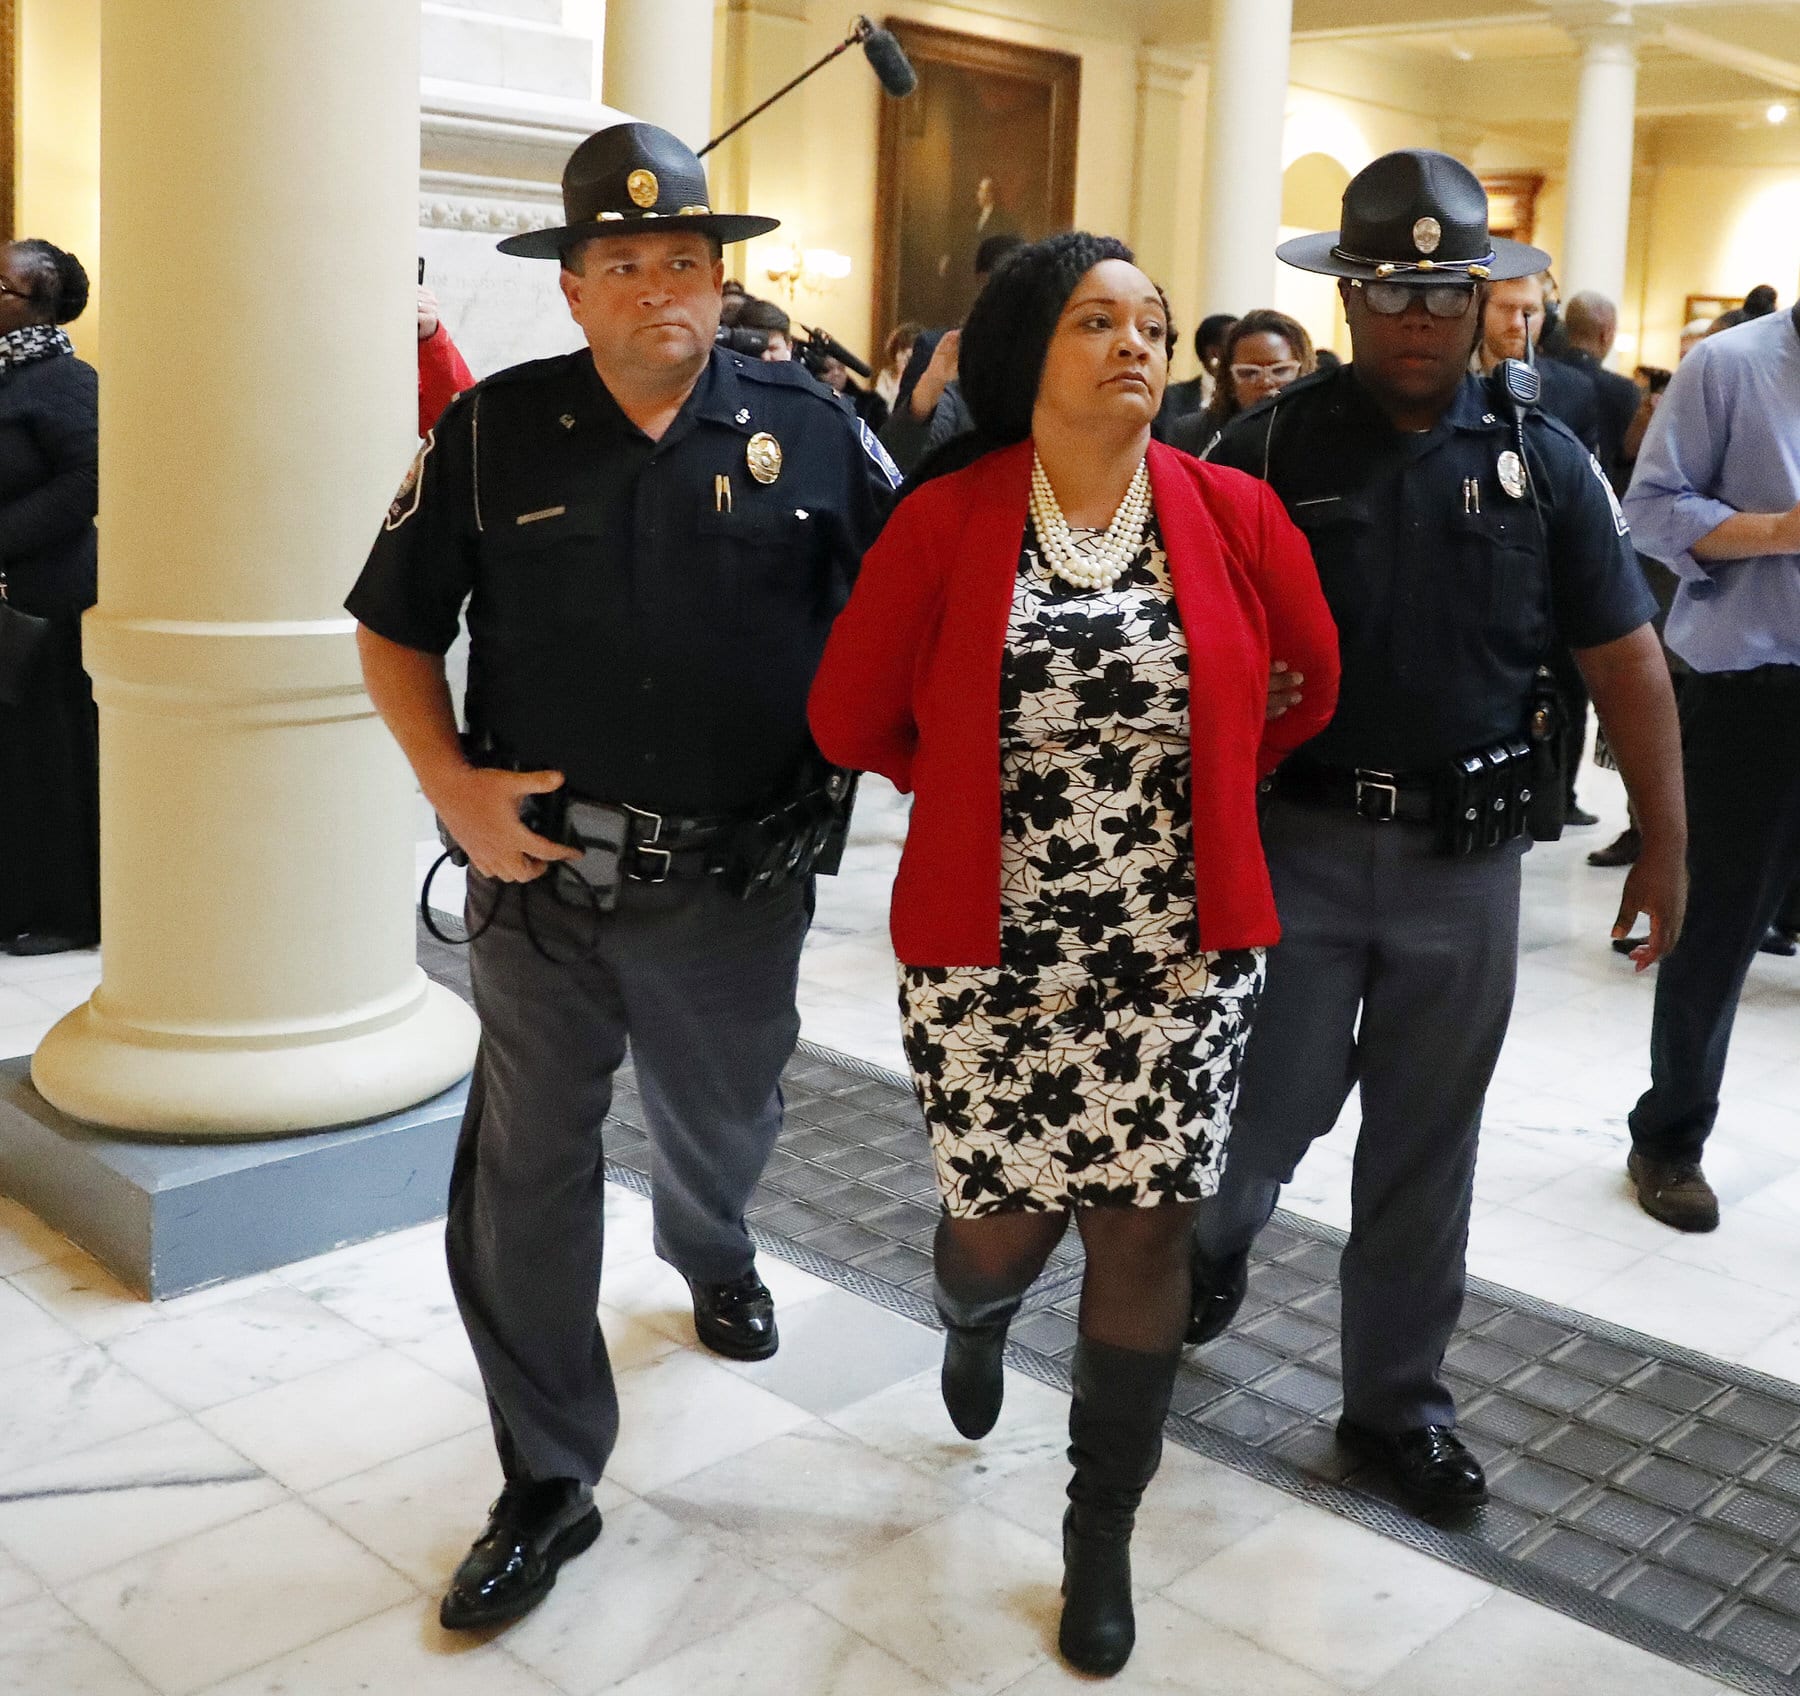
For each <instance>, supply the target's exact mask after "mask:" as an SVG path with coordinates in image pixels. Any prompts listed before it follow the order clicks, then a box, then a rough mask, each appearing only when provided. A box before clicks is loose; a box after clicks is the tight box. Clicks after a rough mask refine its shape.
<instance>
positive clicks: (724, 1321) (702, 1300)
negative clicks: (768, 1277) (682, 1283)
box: [688, 1272, 781, 1360]
mask: <svg viewBox="0 0 1800 1696" xmlns="http://www.w3.org/2000/svg"><path fill="white" fill-rule="evenodd" d="M688 1289H689V1291H690V1292H691V1293H692V1295H693V1297H694V1331H695V1334H696V1335H697V1336H698V1337H699V1338H700V1341H701V1342H703V1343H704V1344H705V1345H706V1346H707V1347H708V1348H709V1349H711V1350H712V1351H713V1353H714V1354H722V1355H724V1356H725V1358H726V1359H727V1360H767V1359H768V1358H769V1356H770V1355H772V1354H773V1353H774V1352H775V1351H776V1349H778V1348H779V1347H780V1346H781V1338H780V1336H779V1335H778V1334H777V1333H776V1330H775V1298H774V1297H773V1296H772V1295H770V1294H769V1289H768V1286H767V1285H766V1284H765V1283H764V1282H763V1281H762V1279H760V1278H759V1277H757V1275H756V1274H755V1273H754V1272H746V1273H745V1274H744V1275H743V1277H741V1278H739V1279H737V1280H736V1281H735V1282H733V1283H730V1284H696V1283H695V1282H693V1280H692V1279H689V1281H688Z"/></svg>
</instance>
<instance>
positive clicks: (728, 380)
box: [692, 347, 768, 436]
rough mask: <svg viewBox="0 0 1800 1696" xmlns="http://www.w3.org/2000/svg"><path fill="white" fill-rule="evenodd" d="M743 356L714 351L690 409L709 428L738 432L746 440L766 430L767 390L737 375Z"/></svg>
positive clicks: (702, 374)
mask: <svg viewBox="0 0 1800 1696" xmlns="http://www.w3.org/2000/svg"><path fill="white" fill-rule="evenodd" d="M745 364H746V360H745V356H744V355H743V354H741V353H733V352H732V351H731V350H730V349H729V348H723V347H715V348H714V349H713V353H712V358H711V359H710V360H708V361H707V365H706V369H705V371H703V372H702V373H701V375H700V383H699V386H698V387H697V388H696V389H695V390H694V394H693V401H692V405H693V408H694V413H695V416H696V417H699V418H703V419H705V420H706V421H707V422H708V423H709V424H723V425H725V426H726V427H727V428H728V429H732V430H740V431H742V432H743V433H744V434H745V435H746V436H750V435H754V434H755V433H756V432H757V431H758V430H761V429H763V428H765V425H764V424H763V423H762V422H761V413H762V402H763V401H764V400H766V399H767V397H768V390H767V389H766V388H759V387H758V386H757V385H755V384H753V383H750V382H747V381H746V380H745V379H744V377H743V376H742V375H741V374H740V373H741V372H742V371H743V370H744V367H745Z"/></svg>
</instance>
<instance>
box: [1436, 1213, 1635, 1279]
mask: <svg viewBox="0 0 1800 1696" xmlns="http://www.w3.org/2000/svg"><path fill="white" fill-rule="evenodd" d="M1646 1255H1647V1251H1646V1250H1644V1249H1642V1248H1638V1247H1632V1246H1628V1245H1627V1244H1625V1243H1620V1242H1614V1241H1613V1240H1612V1239H1611V1238H1609V1237H1600V1236H1595V1235H1594V1234H1593V1233H1592V1232H1591V1231H1578V1230H1576V1229H1575V1228H1574V1227H1573V1226H1570V1225H1563V1224H1558V1223H1557V1222H1556V1221H1555V1220H1552V1219H1543V1218H1539V1217H1538V1215H1536V1214H1535V1213H1525V1212H1522V1211H1521V1210H1520V1209H1519V1208H1517V1207H1495V1208H1492V1209H1490V1210H1489V1211H1487V1212H1484V1213H1483V1214H1482V1215H1481V1216H1480V1217H1479V1218H1477V1219H1476V1220H1475V1221H1474V1222H1473V1223H1472V1224H1471V1226H1470V1228H1469V1271H1470V1272H1471V1273H1473V1274H1474V1276H1476V1277H1477V1278H1486V1279H1488V1280H1489V1281H1490V1282H1491V1283H1495V1284H1502V1285H1504V1286H1506V1287H1507V1288H1508V1289H1514V1290H1523V1291H1524V1292H1525V1293H1526V1294H1527V1295H1534V1296H1538V1297H1540V1298H1542V1299H1544V1300H1547V1301H1559V1302H1564V1303H1573V1302H1579V1301H1581V1300H1582V1299H1583V1298H1584V1297H1586V1296H1587V1295H1588V1293H1589V1292H1590V1291H1592V1290H1593V1289H1595V1288H1596V1287H1597V1286H1599V1285H1601V1284H1604V1283H1605V1282H1606V1281H1607V1280H1608V1279H1609V1278H1612V1277H1615V1276H1617V1275H1618V1274H1620V1273H1622V1272H1624V1271H1625V1270H1626V1269H1627V1268H1628V1267H1631V1266H1635V1265H1637V1264H1638V1262H1639V1261H1641V1260H1643V1259H1645V1258H1646Z"/></svg>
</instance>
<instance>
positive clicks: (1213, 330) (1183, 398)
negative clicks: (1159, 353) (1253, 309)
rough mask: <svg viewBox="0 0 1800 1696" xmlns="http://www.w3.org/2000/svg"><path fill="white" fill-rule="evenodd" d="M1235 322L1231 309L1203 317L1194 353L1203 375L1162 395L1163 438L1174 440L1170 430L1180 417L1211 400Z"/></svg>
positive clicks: (1159, 416)
mask: <svg viewBox="0 0 1800 1696" xmlns="http://www.w3.org/2000/svg"><path fill="white" fill-rule="evenodd" d="M1236 322H1237V318H1236V316H1235V315H1234V314H1233V313H1230V312H1215V313H1213V314H1212V316H1211V317H1209V318H1202V319H1201V320H1200V328H1199V329H1197V330H1196V331H1195V332H1194V353H1195V355H1196V356H1197V357H1198V358H1199V361H1200V375H1199V376H1198V377H1190V378H1188V380H1187V381H1186V382H1185V383H1171V384H1170V385H1169V387H1168V391H1167V393H1165V394H1164V396H1163V404H1162V411H1161V412H1160V413H1158V414H1157V419H1156V428H1157V431H1158V433H1159V435H1160V438H1161V440H1163V441H1165V442H1166V441H1171V440H1172V439H1173V438H1172V437H1171V436H1170V434H1169V432H1170V431H1171V430H1173V429H1174V427H1175V424H1176V422H1177V421H1178V420H1179V419H1183V418H1186V417H1188V416H1189V414H1191V413H1195V412H1204V411H1205V410H1206V408H1207V407H1208V406H1209V405H1210V404H1211V403H1212V397H1213V388H1214V382H1215V379H1216V378H1217V377H1218V374H1219V360H1220V358H1221V357H1222V356H1223V354H1224V352H1225V338H1226V337H1227V336H1229V335H1230V334H1231V326H1232V325H1233V324H1235V323H1236Z"/></svg>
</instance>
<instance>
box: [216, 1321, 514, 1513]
mask: <svg viewBox="0 0 1800 1696" xmlns="http://www.w3.org/2000/svg"><path fill="white" fill-rule="evenodd" d="M198 1418H199V1421H200V1423H201V1424H202V1425H204V1426H205V1427H206V1428H207V1429H208V1430H209V1431H212V1432H214V1433H215V1434H216V1435H218V1436H220V1437H222V1438H223V1439H224V1440H225V1441H226V1442H227V1443H229V1444H230V1445H231V1446H232V1447H233V1448H234V1449H236V1450H237V1451H238V1452H239V1453H240V1454H243V1455H246V1456H247V1457H248V1458H249V1459H250V1460H252V1461H253V1462H254V1463H255V1464H256V1465H258V1466H260V1467H261V1468H262V1469H263V1470H264V1471H265V1472H267V1473H268V1474H269V1476H270V1477H272V1478H275V1479H278V1480H279V1481H280V1482H281V1483H283V1484H285V1485H286V1486H287V1487H288V1489H290V1490H293V1491H296V1492H305V1491H307V1490H316V1489H317V1488H319V1486H320V1485H322V1484H329V1483H331V1482H332V1481H333V1480H334V1479H338V1478H348V1477H350V1476H351V1475H352V1474H354V1473H358V1472H366V1471H367V1470H368V1469H369V1468H370V1467H372V1466H378V1465H380V1464H381V1463H382V1462H383V1461H388V1460H393V1459H394V1458H395V1457H396V1456H398V1455H404V1454H411V1453H412V1452H413V1451H414V1450H415V1449H419V1448H423V1447H425V1446H426V1445H427V1444H431V1443H436V1442H438V1441H440V1440H441V1439H443V1438H446V1437H454V1436H456V1435H457V1434H459V1433H460V1432H463V1431H474V1430H479V1431H481V1432H482V1433H483V1434H484V1435H485V1434H486V1432H487V1429H488V1412H487V1404H486V1402H485V1401H481V1400H477V1399H476V1398H475V1397H474V1396H472V1395H470V1394H468V1392H467V1391H465V1390H460V1389H458V1388H457V1387H456V1386H455V1385H454V1384H451V1383H449V1382H448V1381H446V1380H445V1379H443V1378H440V1377H439V1376H438V1375H437V1374H436V1373H435V1372H431V1371H429V1370H427V1369H426V1368H425V1367H423V1366H420V1365H419V1364H418V1363H417V1362H416V1361H411V1360H408V1359H407V1358H406V1357H405V1356H404V1355H399V1354H393V1353H390V1352H388V1351H386V1350H383V1351H382V1352H380V1353H378V1354H374V1355H370V1356H368V1357H367V1358H359V1359H356V1360H349V1361H345V1362H343V1363H342V1364H341V1365H338V1366H327V1367H324V1368H322V1369H321V1370H319V1371H317V1372H310V1373H308V1374H307V1375H306V1376H305V1377H303V1378H295V1379H291V1380H289V1382H287V1383H285V1384H277V1385H275V1386H274V1387H273V1388H272V1389H267V1390H258V1391H256V1392H255V1393H254V1394H252V1395H248V1396H243V1397H240V1398H239V1399H238V1400H237V1401H233V1402H223V1403H221V1404H220V1405H219V1406H217V1407H213V1408H208V1409H207V1410H206V1411H205V1412H203V1413H201V1414H200V1415H198Z"/></svg>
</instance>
